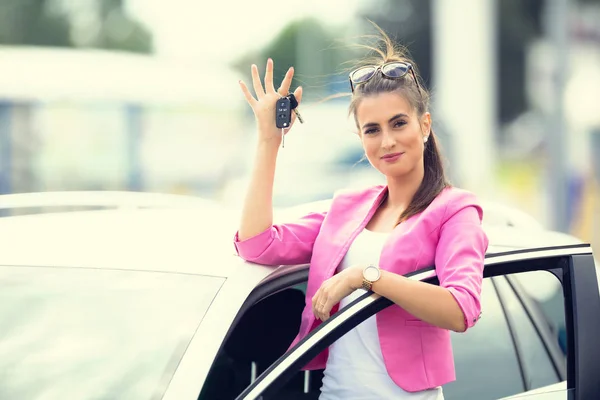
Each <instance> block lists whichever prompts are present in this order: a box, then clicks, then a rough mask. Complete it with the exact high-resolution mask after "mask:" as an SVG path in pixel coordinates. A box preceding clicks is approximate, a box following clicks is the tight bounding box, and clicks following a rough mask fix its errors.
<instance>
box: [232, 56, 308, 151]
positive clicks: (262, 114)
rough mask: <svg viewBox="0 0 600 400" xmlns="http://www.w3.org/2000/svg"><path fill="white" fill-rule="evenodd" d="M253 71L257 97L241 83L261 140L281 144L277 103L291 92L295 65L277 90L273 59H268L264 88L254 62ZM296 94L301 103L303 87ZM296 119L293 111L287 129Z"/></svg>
mask: <svg viewBox="0 0 600 400" xmlns="http://www.w3.org/2000/svg"><path fill="white" fill-rule="evenodd" d="M251 71H252V86H253V87H254V92H255V94H256V98H255V97H254V96H252V94H251V93H250V90H249V89H248V87H247V86H246V84H245V83H244V82H242V81H240V82H239V83H240V87H241V88H242V92H243V93H244V97H245V98H246V101H248V104H250V107H252V111H253V112H254V117H255V118H256V122H257V127H258V135H259V140H261V141H265V142H269V143H273V144H274V145H277V146H279V144H280V143H281V139H282V135H281V129H279V128H277V126H276V125H275V106H276V104H277V99H279V98H280V97H282V96H287V95H288V93H289V90H290V86H291V84H292V78H293V76H294V67H290V68H289V69H288V70H287V72H286V74H285V77H284V78H283V80H282V81H281V85H280V86H279V89H277V90H275V86H274V84H273V60H272V59H270V58H269V59H268V60H267V68H266V72H265V79H264V88H263V85H262V83H261V80H260V76H259V74H258V67H257V66H256V65H255V64H252V67H251ZM294 96H296V99H297V100H298V103H300V102H301V100H302V87H298V88H297V89H296V90H295V91H294ZM295 120H296V115H295V114H294V113H292V121H291V124H290V128H288V129H287V131H289V129H291V127H292V126H293V124H294V121H295ZM287 131H286V133H287Z"/></svg>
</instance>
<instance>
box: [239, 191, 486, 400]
mask: <svg viewBox="0 0 600 400" xmlns="http://www.w3.org/2000/svg"><path fill="white" fill-rule="evenodd" d="M386 192H387V187H386V186H375V187H371V188H368V189H366V190H358V191H343V192H339V193H337V194H336V195H335V196H334V199H333V201H332V203H331V206H330V209H329V211H328V212H325V213H312V214H309V215H306V216H304V217H302V218H301V219H300V220H298V221H296V222H290V223H286V224H281V225H274V226H272V227H271V228H269V229H267V230H266V231H264V232H262V233H260V234H258V235H256V236H254V237H251V238H248V239H246V240H243V241H240V240H239V239H238V236H237V234H236V235H235V238H234V244H235V247H236V249H237V253H238V254H239V256H240V257H242V258H243V259H245V260H247V261H251V262H255V263H259V264H266V265H286V264H305V263H310V269H309V277H308V289H307V292H306V306H305V308H304V311H303V313H302V323H301V326H300V331H299V332H298V335H297V337H296V339H295V340H294V342H293V343H292V346H293V345H295V344H296V343H297V342H298V341H299V340H301V339H302V338H304V337H305V336H306V335H307V334H308V333H309V332H311V331H312V330H313V329H315V328H316V327H317V326H318V325H319V324H320V323H321V321H319V320H317V319H316V318H315V316H314V315H313V313H312V308H311V299H312V297H313V296H314V294H315V293H316V291H317V289H318V288H319V287H320V286H321V284H322V283H323V282H324V281H325V280H326V279H328V278H330V277H331V276H332V275H333V274H334V273H335V270H336V268H337V266H338V264H339V263H340V262H341V260H342V258H343V257H344V255H345V254H346V252H347V251H348V248H349V247H350V244H351V243H352V241H353V240H354V238H355V237H356V236H357V235H358V234H359V232H360V231H361V230H362V229H363V228H364V227H365V226H366V225H367V222H368V221H369V220H370V219H371V217H372V216H373V214H374V213H375V211H376V209H377V207H378V205H379V203H380V202H381V200H382V199H383V196H384V195H385V193H386ZM482 216H483V212H482V209H481V207H480V205H479V204H478V202H477V199H476V198H475V196H474V195H473V194H471V193H469V192H467V191H464V190H461V189H457V188H446V189H444V190H443V191H442V192H441V193H440V194H439V195H438V196H437V198H436V199H435V200H434V201H433V202H432V203H431V204H430V205H429V207H427V209H426V210H425V211H423V212H422V213H420V214H418V215H415V216H413V217H411V218H409V219H408V220H406V221H405V222H403V223H401V224H399V225H398V226H397V227H396V228H395V229H394V230H393V232H392V233H391V235H390V237H389V238H388V239H387V242H386V244H385V245H384V247H383V249H382V252H381V258H380V264H379V267H380V268H381V269H383V270H386V271H390V272H394V273H397V274H406V273H409V272H412V271H415V270H417V269H420V268H425V267H429V266H433V265H435V266H436V272H437V276H438V279H439V281H440V286H442V287H445V288H447V289H448V290H449V291H450V292H451V293H452V295H453V296H454V298H455V299H456V301H457V302H458V304H459V306H460V308H461V309H462V311H463V313H464V315H465V323H466V326H467V329H468V328H470V327H472V326H473V325H474V324H475V323H476V322H477V320H478V319H479V316H480V294H481V284H482V275H483V264H484V256H485V253H486V251H487V246H488V239H487V236H486V235H485V233H484V231H483V229H482V226H481V221H482ZM338 309H339V304H338V305H336V306H335V307H334V309H333V310H332V313H333V312H335V311H337V310H338ZM376 321H377V328H378V331H379V340H380V342H381V350H382V353H383V359H384V361H385V366H386V369H387V371H388V373H389V375H390V377H391V378H392V379H393V380H394V382H396V384H397V385H399V386H400V387H401V388H402V389H404V390H406V391H409V392H416V391H421V390H425V389H428V388H433V387H436V386H440V385H444V384H446V383H448V382H451V381H453V380H455V379H456V375H455V371H454V360H453V354H452V347H451V341H450V331H448V330H446V329H442V328H438V327H435V326H433V325H430V324H428V323H426V322H424V321H421V320H418V319H416V318H415V317H414V316H413V315H411V314H409V313H408V312H406V311H405V310H404V309H402V308H401V307H399V306H397V305H392V306H390V307H388V308H386V309H384V310H382V311H380V312H379V313H378V314H377V315H376ZM327 356H328V351H327V350H325V351H323V352H322V353H321V354H319V355H318V356H317V357H316V358H315V359H314V360H312V361H311V362H310V363H309V364H307V365H306V366H305V368H304V369H323V368H325V364H326V362H327Z"/></svg>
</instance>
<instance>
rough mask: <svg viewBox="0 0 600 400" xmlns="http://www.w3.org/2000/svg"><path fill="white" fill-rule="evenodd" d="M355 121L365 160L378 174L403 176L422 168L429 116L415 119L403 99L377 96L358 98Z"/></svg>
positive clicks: (398, 96)
mask: <svg viewBox="0 0 600 400" xmlns="http://www.w3.org/2000/svg"><path fill="white" fill-rule="evenodd" d="M356 120H357V123H358V129H359V136H360V138H361V141H362V144H363V148H364V150H365V154H366V156H367V159H368V160H369V162H370V163H371V165H373V167H375V168H377V170H379V171H380V172H381V173H382V174H384V175H385V176H387V177H392V178H395V177H403V176H407V175H408V174H410V173H411V172H413V171H418V170H419V169H420V168H422V166H423V152H424V150H425V147H424V146H425V143H424V139H425V138H426V137H427V135H428V134H429V132H430V127H431V116H430V115H429V113H425V114H424V115H423V116H422V117H421V118H419V116H418V115H417V112H416V110H415V109H413V107H412V106H411V105H410V103H409V102H408V101H407V100H406V99H405V98H404V96H402V95H400V94H398V93H381V94H378V95H375V96H368V97H365V98H363V99H361V101H360V103H359V104H358V107H357V108H356Z"/></svg>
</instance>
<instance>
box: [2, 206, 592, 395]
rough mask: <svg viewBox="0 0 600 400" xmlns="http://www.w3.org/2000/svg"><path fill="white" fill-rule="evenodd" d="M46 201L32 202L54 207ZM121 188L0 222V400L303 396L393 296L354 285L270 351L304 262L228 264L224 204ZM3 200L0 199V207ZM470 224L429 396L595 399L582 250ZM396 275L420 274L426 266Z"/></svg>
mask: <svg viewBox="0 0 600 400" xmlns="http://www.w3.org/2000/svg"><path fill="white" fill-rule="evenodd" d="M53 195H54V196H55V198H54V200H48V201H44V196H42V195H38V201H39V202H40V203H44V206H45V207H48V206H49V205H53V206H59V205H60V204H59V203H60V201H58V200H57V199H58V197H56V196H57V194H53ZM88 195H92V196H93V194H88ZM123 195H124V196H125V197H124V198H126V199H129V200H126V201H125V203H128V206H127V207H125V208H122V207H119V199H118V195H116V194H114V196H113V197H111V198H109V199H106V198H105V199H104V200H103V199H102V195H99V196H96V199H95V200H90V199H87V200H86V194H74V195H73V196H74V198H72V199H71V200H70V201H68V203H69V206H71V207H74V206H76V205H77V203H78V201H77V199H78V198H79V199H80V201H81V203H85V206H86V207H90V206H94V207H102V208H106V207H111V209H101V210H91V211H90V210H86V211H71V212H60V213H37V214H29V215H20V216H6V217H4V218H0V239H1V241H2V251H1V252H0V285H1V287H0V300H1V301H0V354H1V357H0V398H2V399H4V398H6V399H19V400H21V399H23V400H30V399H31V400H37V399H44V400H53V399H65V398H69V399H71V398H73V399H82V400H85V399H131V400H137V399H140V400H149V399H164V400H175V399H177V400H188V399H189V400H195V399H210V400H213V399H214V400H217V399H279V398H281V399H317V398H318V395H319V388H320V385H321V382H320V379H321V377H322V371H311V372H305V371H301V370H300V369H301V367H302V366H303V365H304V364H305V363H306V362H307V361H309V359H311V358H312V357H314V355H316V354H317V353H318V352H320V351H321V350H322V349H323V348H325V347H327V346H329V345H330V344H331V343H333V342H334V341H335V340H337V339H338V338H339V337H341V336H342V335H344V334H345V333H346V332H347V331H348V330H350V329H352V327H354V326H356V325H357V324H359V323H360V322H361V321H363V320H364V319H366V318H368V317H369V316H371V315H373V314H374V313H376V312H378V311H380V310H381V309H383V308H385V307H388V306H392V307H393V306H394V305H391V304H390V302H389V301H388V300H387V299H384V298H380V297H379V296H377V295H376V294H373V293H367V294H365V295H363V296H362V297H361V298H360V299H358V300H356V301H355V302H354V303H353V304H352V305H350V306H349V307H347V308H345V309H344V310H343V311H341V312H338V313H337V314H336V315H334V317H332V318H331V319H329V320H328V321H327V322H326V323H324V324H322V325H321V326H320V327H319V328H318V329H317V330H315V331H314V332H313V333H311V334H310V335H309V336H308V337H307V338H305V339H304V340H303V341H302V342H300V343H299V344H298V345H296V346H295V347H294V348H292V349H290V350H289V351H287V352H286V350H287V348H288V346H289V344H290V343H291V341H292V339H293V338H294V336H295V335H296V333H297V330H298V327H299V323H300V313H301V311H302V308H303V306H304V292H303V291H304V287H305V285H306V280H307V276H308V266H307V265H296V266H281V267H279V268H273V267H267V266H261V265H257V264H252V263H247V262H244V261H243V260H241V259H240V258H238V257H237V256H236V255H235V250H234V246H233V243H232V240H233V235H234V232H235V229H236V226H237V222H238V214H237V213H235V212H233V211H232V210H227V209H224V208H221V207H219V206H218V205H217V204H212V203H210V202H204V201H200V200H198V202H197V203H195V202H194V200H193V199H189V202H187V201H185V202H183V203H180V204H179V205H182V204H185V206H183V207H181V206H178V205H177V204H176V202H174V203H170V202H169V201H167V200H168V199H166V200H165V201H158V200H157V199H156V197H155V198H154V200H153V201H148V202H145V200H144V195H143V194H136V195H130V194H123ZM22 196H23V198H24V199H25V200H27V199H28V198H29V203H28V206H27V207H28V208H31V207H35V202H34V201H33V200H32V198H31V196H32V195H22ZM65 196H66V197H69V196H68V195H65ZM73 196H72V197H73ZM132 196H136V197H137V201H139V202H140V204H142V203H145V204H146V205H145V206H144V207H136V206H135V204H134V203H135V201H132V200H131V197H132ZM159 197H160V196H159ZM61 201H66V198H65V197H63V198H62V200H61ZM11 202H12V203H11ZM11 202H8V201H6V202H3V198H2V197H1V196H0V208H5V209H8V208H13V207H18V203H19V201H18V197H14V196H13V197H12V198H11ZM25 202H26V201H24V203H25ZM9 203H11V204H9ZM92 203H93V204H92ZM158 203H160V204H161V206H156V204H158ZM194 204H197V206H195V205H194ZM280 215H285V213H284V214H280ZM289 215H291V214H289ZM486 231H487V234H488V236H489V238H490V248H489V251H488V254H487V258H486V268H485V280H484V287H483V296H482V309H483V317H482V319H481V320H480V321H479V322H478V324H477V325H476V326H475V327H473V328H472V329H470V330H468V331H467V332H466V333H456V334H454V333H453V334H452V338H453V346H454V357H455V360H456V371H457V380H456V381H455V382H452V383H450V384H448V385H446V386H445V387H444V396H445V398H446V399H447V400H452V399H477V400H482V399H498V398H506V397H508V396H515V395H516V396H521V397H522V398H527V399H536V400H537V399H545V400H546V399H548V400H554V399H564V400H566V399H592V398H596V395H597V393H600V379H598V372H597V370H598V367H599V366H600V365H599V361H598V360H600V346H598V345H597V338H598V337H600V318H599V317H598V316H599V315H600V296H599V291H598V280H597V279H598V276H599V275H600V274H599V273H598V272H597V268H595V267H594V260H593V255H592V250H591V248H590V246H589V245H586V244H581V243H578V241H577V240H575V239H573V238H571V237H568V236H566V235H561V234H555V233H551V232H547V231H544V230H543V229H539V230H537V229H536V230H534V229H521V228H517V227H514V226H513V227H511V226H501V225H493V224H487V225H486ZM411 279H420V280H427V281H429V282H431V283H435V272H434V269H433V268H429V269H424V270H421V271H418V272H417V273H415V274H413V275H411Z"/></svg>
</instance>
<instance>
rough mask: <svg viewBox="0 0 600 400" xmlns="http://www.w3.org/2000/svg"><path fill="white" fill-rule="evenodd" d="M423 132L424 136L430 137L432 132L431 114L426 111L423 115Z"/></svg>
mask: <svg viewBox="0 0 600 400" xmlns="http://www.w3.org/2000/svg"><path fill="white" fill-rule="evenodd" d="M421 132H422V133H423V137H428V136H429V134H430V133H431V114H430V113H429V112H426V113H424V114H423V116H422V117H421Z"/></svg>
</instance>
